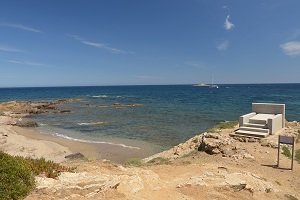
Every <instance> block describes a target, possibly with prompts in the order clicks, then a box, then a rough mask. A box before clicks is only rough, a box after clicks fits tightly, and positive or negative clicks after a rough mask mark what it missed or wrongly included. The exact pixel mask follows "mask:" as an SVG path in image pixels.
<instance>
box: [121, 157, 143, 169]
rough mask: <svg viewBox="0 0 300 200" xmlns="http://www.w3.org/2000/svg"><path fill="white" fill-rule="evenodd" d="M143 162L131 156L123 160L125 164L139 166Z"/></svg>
mask: <svg viewBox="0 0 300 200" xmlns="http://www.w3.org/2000/svg"><path fill="white" fill-rule="evenodd" d="M142 165H143V162H142V161H141V160H140V159H138V158H131V159H129V160H127V161H126V162H125V166H132V167H140V166H142Z"/></svg>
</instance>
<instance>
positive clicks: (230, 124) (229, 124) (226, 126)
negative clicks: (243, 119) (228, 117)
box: [206, 121, 238, 133]
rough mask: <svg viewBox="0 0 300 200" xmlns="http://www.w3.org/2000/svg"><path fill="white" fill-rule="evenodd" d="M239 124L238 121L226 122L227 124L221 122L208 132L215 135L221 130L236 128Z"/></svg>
mask: <svg viewBox="0 0 300 200" xmlns="http://www.w3.org/2000/svg"><path fill="white" fill-rule="evenodd" d="M237 124H238V121H225V122H219V123H218V124H217V125H215V126H214V127H213V128H210V129H207V130H206V131H207V132H210V133H213V132H216V131H218V130H220V129H229V128H234V127H235V126H236V125H237Z"/></svg>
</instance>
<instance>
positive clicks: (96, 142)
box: [54, 133, 140, 149]
mask: <svg viewBox="0 0 300 200" xmlns="http://www.w3.org/2000/svg"><path fill="white" fill-rule="evenodd" d="M54 135H55V136H57V137H61V138H64V139H67V140H72V141H76V142H84V143H91V144H109V145H114V146H120V147H124V148H129V149H140V148H139V147H134V146H128V145H125V144H121V143H112V142H104V141H92V140H84V139H77V138H73V137H69V136H66V135H63V134H60V133H54Z"/></svg>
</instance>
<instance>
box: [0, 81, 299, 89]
mask: <svg viewBox="0 0 300 200" xmlns="http://www.w3.org/2000/svg"><path fill="white" fill-rule="evenodd" d="M194 84H199V83H182V84H180V83H178V84H176V83H174V84H136V85H131V84H128V85H126V84H124V85H60V86H54V85H53V86H6V87H1V86H0V89H14V88H16V89H17V88H63V87H126V86H176V85H178V86H179V85H191V86H192V85H194ZM276 84H300V82H298V83H292V82H288V83H215V84H214V85H276ZM208 85H210V84H208Z"/></svg>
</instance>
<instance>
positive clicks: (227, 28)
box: [224, 15, 234, 31]
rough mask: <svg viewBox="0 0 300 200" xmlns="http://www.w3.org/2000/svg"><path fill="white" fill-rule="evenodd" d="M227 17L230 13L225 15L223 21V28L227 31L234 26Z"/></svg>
mask: <svg viewBox="0 0 300 200" xmlns="http://www.w3.org/2000/svg"><path fill="white" fill-rule="evenodd" d="M229 18H230V15H227V17H226V19H225V22H224V28H225V29H226V30H228V31H229V30H231V29H233V28H234V24H233V23H232V22H231V21H230V20H229Z"/></svg>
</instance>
